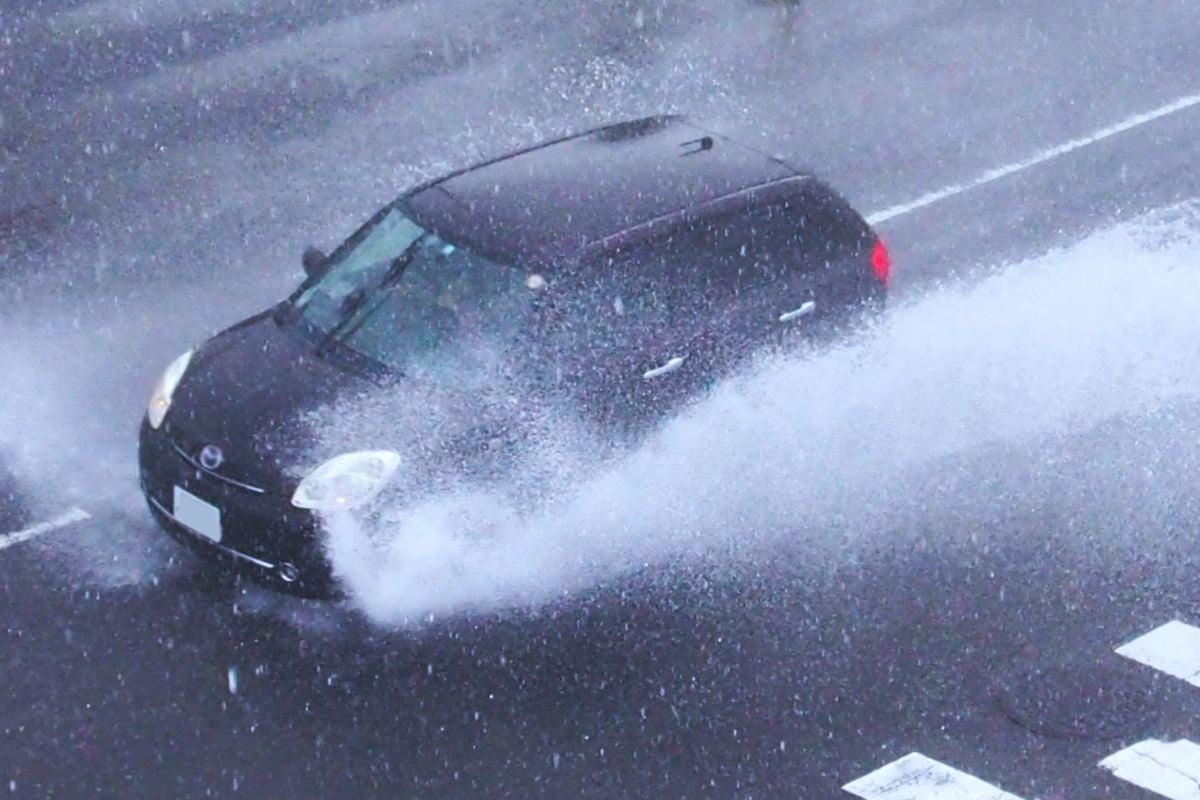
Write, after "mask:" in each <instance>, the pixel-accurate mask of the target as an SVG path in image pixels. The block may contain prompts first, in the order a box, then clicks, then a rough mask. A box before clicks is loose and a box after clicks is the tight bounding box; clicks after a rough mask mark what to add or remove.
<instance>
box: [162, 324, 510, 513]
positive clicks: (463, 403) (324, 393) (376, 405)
mask: <svg viewBox="0 0 1200 800" xmlns="http://www.w3.org/2000/svg"><path fill="white" fill-rule="evenodd" d="M372 390H376V394H375V395H371V392H372ZM380 390H382V391H380ZM360 397H361V398H362V402H361V407H356V408H355V412H356V413H355V414H354V416H356V417H360V418H362V419H361V420H353V422H361V423H362V424H359V425H358V426H357V430H356V426H355V425H353V424H348V425H346V426H345V427H346V428H347V431H341V430H339V431H338V433H339V434H343V433H344V434H345V435H344V436H341V437H340V439H339V440H338V444H339V445H340V452H346V451H348V450H355V449H380V448H395V449H397V450H403V451H404V454H405V457H406V461H407V462H408V463H409V465H410V466H417V465H418V464H421V465H423V470H422V471H426V472H428V471H431V470H432V469H433V468H432V466H431V464H432V463H433V462H434V461H440V462H441V464H440V467H439V468H443V467H446V466H452V464H448V463H447V462H448V461H453V460H454V459H447V458H446V456H447V455H451V456H461V455H462V453H461V451H462V449H463V448H464V447H468V448H469V445H467V444H465V443H466V442H469V441H472V440H476V441H477V440H480V439H481V438H488V437H492V436H494V435H495V434H494V431H495V430H496V429H498V428H505V427H507V426H508V423H507V422H505V421H504V420H503V419H502V416H503V414H501V415H498V414H497V413H496V409H497V407H500V408H501V410H503V406H504V404H503V403H501V404H496V403H494V402H489V401H488V398H486V397H483V396H466V395H464V394H463V393H460V392H452V391H449V390H444V389H440V388H438V387H432V386H430V385H429V384H427V383H423V382H418V381H416V380H412V379H408V378H399V377H393V378H390V379H387V380H384V381H381V380H379V379H378V378H377V377H373V376H369V375H367V374H364V373H360V372H356V371H354V370H353V369H351V368H350V366H349V365H346V364H343V363H342V362H341V361H340V360H335V358H334V357H332V356H330V357H322V356H318V355H317V354H316V348H315V347H314V345H313V344H312V343H311V342H309V341H308V340H307V339H305V338H303V337H302V336H300V335H297V334H296V333H295V332H294V331H290V330H287V329H284V328H281V327H280V326H279V325H277V324H276V323H275V321H274V320H273V319H272V315H271V314H270V313H264V314H260V315H258V316H256V317H251V318H250V319H248V320H246V321H244V322H242V323H239V324H238V325H235V326H234V327H232V328H230V329H228V330H226V331H224V332H222V333H220V334H218V335H216V336H214V337H213V338H212V339H210V340H209V341H208V342H206V343H205V344H204V345H203V346H202V347H201V348H199V350H198V351H197V352H196V354H195V356H194V357H193V359H192V363H191V365H190V367H189V369H188V372H187V374H186V375H185V376H184V378H183V380H182V382H181V383H180V385H179V387H178V388H177V389H176V391H175V396H174V398H173V401H172V404H171V411H170V413H168V415H167V419H166V424H165V426H164V430H165V432H166V434H167V436H168V438H169V439H170V440H171V442H172V444H173V445H174V446H175V447H176V448H177V449H180V450H182V451H183V452H184V453H185V454H186V455H188V456H190V457H191V458H193V459H198V457H199V454H200V451H201V450H202V449H203V448H204V447H205V446H206V445H215V446H217V447H219V448H221V451H222V453H223V455H224V460H223V463H222V465H221V466H220V467H219V468H218V469H217V470H216V472H217V473H219V474H220V475H222V476H223V477H226V478H229V479H232V480H234V481H237V482H240V483H244V484H248V485H250V486H254V487H257V488H261V489H264V490H266V491H270V492H284V493H286V492H290V491H292V490H293V489H294V487H295V485H296V484H297V483H298V481H299V479H300V477H301V476H302V475H303V474H306V473H307V472H308V470H310V469H311V468H313V467H315V466H316V464H317V463H318V462H319V461H321V460H323V459H324V458H326V457H330V456H332V455H335V454H336V451H330V450H329V447H330V443H329V442H323V441H319V439H320V436H319V434H320V427H319V426H320V425H321V422H320V420H323V419H327V417H324V416H321V414H323V413H328V411H329V409H330V407H332V406H335V405H336V404H338V403H340V402H342V401H350V402H356V401H357V399H358V398H360ZM331 416H332V415H331ZM413 420H416V423H414V422H413ZM381 425H385V426H386V427H382V428H381Z"/></svg>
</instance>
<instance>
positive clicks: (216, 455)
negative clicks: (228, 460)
mask: <svg viewBox="0 0 1200 800" xmlns="http://www.w3.org/2000/svg"><path fill="white" fill-rule="evenodd" d="M224 463H225V454H224V453H222V452H221V448H219V447H217V446H216V445H215V444H206V445H204V449H202V450H201V451H200V466H202V467H204V468H205V469H207V470H214V469H217V468H218V467H220V466H221V465H222V464H224Z"/></svg>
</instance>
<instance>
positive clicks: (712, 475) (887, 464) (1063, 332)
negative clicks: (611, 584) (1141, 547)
mask: <svg viewBox="0 0 1200 800" xmlns="http://www.w3.org/2000/svg"><path fill="white" fill-rule="evenodd" d="M1197 218H1198V215H1197V208H1195V207H1190V206H1185V207H1180V208H1176V209H1172V210H1171V211H1169V212H1163V213H1159V214H1157V215H1155V216H1153V217H1152V218H1147V219H1144V220H1140V221H1138V222H1137V223H1133V224H1126V225H1123V226H1120V227H1118V228H1116V229H1114V230H1111V231H1107V232H1104V233H1101V234H1098V235H1095V236H1093V237H1091V238H1089V239H1087V240H1086V241H1084V242H1082V243H1080V244H1078V245H1076V246H1073V247H1071V248H1069V249H1066V250H1061V251H1056V252H1053V253H1051V254H1049V255H1046V256H1044V257H1041V258H1038V259H1036V260H1033V261H1030V262H1026V263H1023V264H1019V265H1014V266H1012V267H1010V268H1009V269H1008V270H1007V271H1006V272H1004V273H1003V274H1000V275H997V276H996V277H993V278H991V279H989V280H987V281H985V282H983V283H982V284H980V285H978V286H975V287H973V288H971V289H970V290H968V291H948V290H947V291H941V292H934V293H932V294H930V295H928V296H926V297H924V298H922V299H920V300H919V301H917V302H914V303H912V304H909V305H907V306H906V307H901V308H896V309H893V310H892V311H891V312H889V314H888V315H887V318H886V319H885V320H884V321H883V322H882V323H881V324H879V325H878V326H877V327H876V328H875V329H873V330H872V331H870V332H868V334H867V335H865V336H864V337H862V338H861V339H860V340H859V341H856V342H853V343H849V344H846V345H844V346H842V347H840V348H837V349H834V350H832V351H830V352H827V353H824V354H821V355H819V356H816V357H813V358H810V359H796V358H792V359H787V358H775V359H772V360H768V361H766V362H764V363H761V364H759V365H757V367H756V368H755V369H754V370H753V371H751V372H749V373H748V374H746V375H744V376H741V377H740V378H738V379H736V380H731V381H729V382H727V383H725V384H724V385H722V386H720V387H718V388H717V389H716V390H715V391H714V392H713V393H712V394H711V395H710V396H709V397H707V398H706V399H705V400H704V401H702V402H701V403H700V404H698V405H697V406H695V407H694V408H692V409H691V410H690V411H689V412H687V413H685V414H684V415H682V416H681V417H679V418H677V419H675V420H673V421H672V422H671V423H670V424H668V425H667V426H666V427H665V428H663V429H662V430H661V431H659V432H658V433H656V434H655V435H653V436H652V437H651V438H650V439H649V440H648V441H647V442H646V443H645V444H644V445H642V446H641V447H640V448H639V449H637V450H636V451H635V452H632V453H631V454H629V455H627V456H626V457H623V458H622V459H620V460H619V461H618V462H616V463H612V462H604V463H600V461H599V459H596V463H595V466H594V470H593V471H592V474H591V475H590V476H589V477H587V478H585V479H582V480H579V481H578V482H574V483H572V484H571V485H570V486H569V487H568V488H567V489H566V490H564V491H560V492H558V493H557V496H555V497H554V498H552V499H551V500H550V501H549V502H546V503H543V504H541V505H539V506H538V507H537V508H536V509H534V510H532V511H527V510H525V509H523V508H521V507H520V504H519V503H514V501H513V500H512V498H511V496H510V495H511V493H503V494H502V493H498V492H490V491H486V490H481V489H480V488H478V487H470V486H463V487H461V488H459V489H456V490H455V489H452V490H448V491H442V492H438V493H436V494H435V495H434V496H432V497H427V498H426V499H425V500H423V501H420V502H413V503H407V504H399V505H397V506H396V507H389V508H385V509H383V510H382V512H381V513H379V514H377V515H373V516H372V517H371V521H370V522H369V523H364V522H363V521H361V520H357V519H355V518H353V517H350V516H343V517H340V518H338V519H335V520H332V521H331V523H330V525H329V533H330V536H329V545H328V547H329V552H330V555H331V558H332V561H333V562H334V564H335V568H336V570H337V572H338V574H339V575H340V577H341V579H342V580H343V581H344V583H345V584H346V586H347V587H348V589H349V591H350V592H351V594H352V596H353V597H354V598H355V599H356V600H357V602H358V603H360V604H361V606H362V607H363V608H364V609H365V610H366V611H367V613H368V614H370V615H371V616H372V617H373V618H374V619H376V620H377V621H380V622H384V623H392V624H405V623H407V622H409V621H412V620H416V619H420V618H421V617H422V616H425V615H429V614H443V613H454V612H458V611H469V610H475V611H478V610H489V609H498V608H505V607H512V606H519V605H528V604H538V603H542V602H547V601H550V600H553V599H555V598H558V597H561V596H562V595H563V594H564V593H569V592H571V591H573V590H577V589H580V588H583V587H586V586H589V585H593V584H595V583H598V582H603V581H605V580H609V579H612V578H614V577H617V576H619V575H622V574H625V573H628V572H630V571H632V570H638V569H643V568H645V567H647V566H649V567H653V566H654V565H658V564H662V563H664V562H668V561H672V560H677V559H680V558H688V557H691V556H696V555H701V554H705V553H709V552H712V551H715V550H728V549H729V548H731V547H733V548H734V549H736V550H738V551H740V552H742V553H744V554H751V555H753V554H754V553H770V552H772V550H774V549H775V548H777V546H778V545H779V544H780V543H781V542H783V541H787V542H788V543H789V544H790V545H795V544H796V542H797V541H803V542H804V543H805V545H806V546H807V547H808V548H810V549H811V551H812V552H814V553H817V554H819V553H821V552H822V548H824V549H825V551H826V552H828V551H829V550H830V549H831V548H832V547H833V545H834V543H835V541H836V542H843V541H844V537H846V536H847V532H848V534H849V536H850V537H851V538H853V537H855V536H857V535H862V536H867V535H869V533H868V531H870V530H878V529H879V527H878V526H876V525H874V522H873V521H874V520H877V519H879V518H880V517H881V516H884V517H886V516H887V514H888V511H889V508H890V507H891V506H892V505H893V504H894V503H897V502H900V501H902V500H903V498H901V497H898V496H897V492H900V491H905V492H911V491H912V490H913V487H912V486H911V485H910V484H909V483H906V482H905V481H903V480H901V479H902V478H903V476H905V475H906V474H908V473H911V472H912V471H913V470H918V469H920V468H922V466H923V465H929V464H932V463H935V462H937V461H938V460H939V459H944V458H946V457H948V456H953V455H955V454H960V453H968V452H970V451H972V450H973V449H977V448H980V447H982V446H985V445H989V444H993V443H1003V444H1006V445H1012V444H1019V443H1021V442H1023V441H1029V440H1032V439H1034V438H1037V437H1045V436H1054V435H1060V434H1061V435H1065V434H1069V433H1074V432H1086V431H1088V430H1090V429H1092V428H1094V427H1096V426H1097V425H1099V424H1101V423H1102V422H1104V421H1105V420H1108V419H1111V418H1113V417H1114V416H1117V415H1125V414H1135V415H1136V414H1143V413H1147V412H1153V411H1155V410H1158V409H1161V408H1164V407H1167V406H1169V405H1171V404H1173V403H1175V402H1177V401H1181V400H1189V399H1195V398H1197V397H1200V370H1197V367H1198V366H1200V356H1198V354H1197V348H1196V342H1197V341H1198V340H1200V268H1198V267H1200V265H1197V264H1196V263H1195V256H1194V252H1195V245H1196V240H1197V238H1198V237H1197V234H1196V230H1197V226H1196V224H1195V223H1196V220H1197ZM574 460H575V462H576V463H578V462H587V460H588V455H587V448H586V447H583V446H580V448H579V452H578V453H576V458H575V459H574ZM986 477H987V476H986V475H981V476H980V478H981V479H983V478H986ZM785 537H786V538H785ZM764 548H765V549H764Z"/></svg>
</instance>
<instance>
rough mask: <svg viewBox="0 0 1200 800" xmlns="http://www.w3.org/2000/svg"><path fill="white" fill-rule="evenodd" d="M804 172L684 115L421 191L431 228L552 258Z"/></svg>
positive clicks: (617, 129)
mask: <svg viewBox="0 0 1200 800" xmlns="http://www.w3.org/2000/svg"><path fill="white" fill-rule="evenodd" d="M800 174H801V173H800V172H799V171H798V170H796V169H795V168H794V167H792V166H790V165H789V164H786V163H785V162H783V161H781V160H780V159H778V158H773V157H770V156H767V155H765V154H764V153H761V152H759V151H757V150H755V149H753V148H750V147H747V146H745V145H742V144H738V143H736V142H734V141H732V140H731V139H729V138H727V137H725V136H722V135H720V134H717V133H714V132H712V131H710V130H707V129H706V128H703V127H700V126H699V125H697V124H694V123H692V122H691V121H689V120H687V119H686V118H684V117H682V116H678V115H665V116H655V117H647V118H645V119H639V120H634V121H631V122H622V123H618V124H615V125H608V126H605V127H602V128H598V129H595V130H591V131H588V132H586V133H582V134H577V135H574V136H569V137H566V138H563V139H557V140H554V141H551V142H547V143H544V144H540V145H537V146H535V147H532V148H529V149H527V150H522V151H519V152H517V153H513V154H510V155H507V156H503V157H501V158H498V159H495V160H493V161H489V162H487V163H484V164H480V165H478V166H474V167H470V168H468V169H465V170H461V171H459V172H456V173H452V174H450V175H448V176H445V177H443V178H440V179H438V180H436V181H433V182H432V183H429V184H425V185H424V186H421V187H419V188H418V189H416V190H414V192H413V193H412V194H411V195H410V196H409V198H408V201H407V204H408V207H409V209H410V211H411V212H412V213H413V214H414V215H415V216H416V217H417V218H418V219H419V220H420V221H421V222H422V223H423V224H424V225H426V226H427V227H430V228H432V229H434V230H436V231H437V232H438V233H439V235H442V236H443V237H445V238H449V239H451V240H455V239H457V240H460V241H461V242H462V243H463V244H466V245H469V246H474V247H476V248H478V249H480V250H481V251H482V252H485V253H489V254H491V255H492V256H493V257H496V256H499V257H501V258H505V259H507V260H510V261H514V262H515V261H520V262H526V263H540V264H543V265H545V266H552V265H553V264H555V263H557V262H560V261H562V260H564V259H567V260H573V259H575V258H577V257H578V255H579V254H580V253H581V252H582V251H583V250H584V249H585V248H586V247H587V246H588V245H589V244H592V243H594V242H597V241H599V240H602V239H606V238H608V237H612V236H614V235H616V234H619V233H621V232H622V231H626V230H629V229H631V228H634V227H637V226H639V225H643V224H645V223H647V222H649V221H651V220H655V219H660V218H663V217H668V216H670V215H673V214H676V213H681V212H684V211H687V210H689V209H695V208H696V207H698V206H701V205H704V204H706V203H709V202H711V201H714V200H717V199H719V198H722V197H727V196H729V195H733V194H736V193H738V192H741V191H743V190H746V189H749V188H751V187H757V186H764V185H769V184H772V183H775V182H778V181H782V180H785V179H788V178H794V177H796V176H797V175H800Z"/></svg>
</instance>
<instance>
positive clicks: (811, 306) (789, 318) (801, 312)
mask: <svg viewBox="0 0 1200 800" xmlns="http://www.w3.org/2000/svg"><path fill="white" fill-rule="evenodd" d="M816 310H817V303H816V301H815V300H809V301H808V302H807V303H805V304H804V305H802V306H800V307H799V308H794V309H792V310H791V311H786V312H784V313H782V314H780V315H779V321H780V322H795V321H796V320H798V319H801V318H803V317H807V316H808V315H809V314H811V313H813V312H814V311H816Z"/></svg>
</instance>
